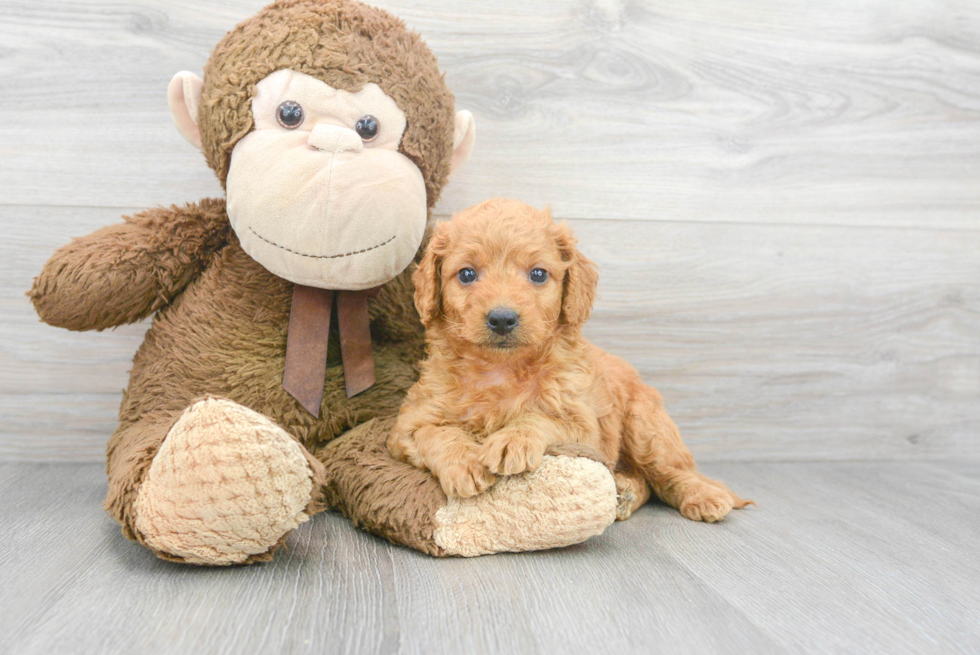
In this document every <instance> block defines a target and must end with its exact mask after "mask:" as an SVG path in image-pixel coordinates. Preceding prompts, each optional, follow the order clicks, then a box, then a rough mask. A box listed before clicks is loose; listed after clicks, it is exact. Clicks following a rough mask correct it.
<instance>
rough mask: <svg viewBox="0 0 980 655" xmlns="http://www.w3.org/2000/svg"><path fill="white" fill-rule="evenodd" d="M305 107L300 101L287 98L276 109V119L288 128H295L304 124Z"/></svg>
mask: <svg viewBox="0 0 980 655" xmlns="http://www.w3.org/2000/svg"><path fill="white" fill-rule="evenodd" d="M304 118H305V116H304V114H303V107H302V105H300V104H299V103H298V102H295V101H293V100H287V101H286V102H284V103H282V104H281V105H279V109H277V110H276V120H277V121H279V124H280V125H282V126H283V127H285V128H286V129H287V130H295V129H296V128H297V127H299V126H300V125H302V124H303V119H304Z"/></svg>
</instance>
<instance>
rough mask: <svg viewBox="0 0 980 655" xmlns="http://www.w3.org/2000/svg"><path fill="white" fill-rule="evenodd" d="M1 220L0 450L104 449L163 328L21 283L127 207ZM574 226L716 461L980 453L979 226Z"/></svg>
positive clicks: (24, 212)
mask: <svg viewBox="0 0 980 655" xmlns="http://www.w3.org/2000/svg"><path fill="white" fill-rule="evenodd" d="M0 217H3V218H4V219H5V220H6V223H7V224H8V225H9V227H8V228H7V233H8V235H9V236H8V242H7V243H6V244H0V311H2V312H3V314H4V316H5V320H4V322H3V324H2V328H0V330H2V335H3V339H0V393H2V394H3V395H2V396H0V407H2V410H3V415H4V417H5V418H6V419H7V420H6V423H5V425H4V426H3V428H2V429H0V433H2V435H3V438H2V439H0V457H3V458H6V459H45V458H54V459H89V460H99V459H101V458H102V456H103V449H104V444H105V441H106V439H107V437H108V435H109V434H110V433H111V431H112V429H113V426H114V422H115V416H116V410H117V406H118V402H119V398H120V391H121V389H123V388H124V387H125V385H126V381H127V375H128V370H129V365H130V361H131V359H132V356H133V354H134V353H135V351H136V348H137V347H138V346H139V343H140V341H141V339H142V335H143V332H144V330H145V329H146V324H145V323H144V324H138V325H132V326H126V327H123V328H119V329H117V330H113V331H106V332H103V333H84V334H80V333H71V332H67V331H64V330H59V329H55V328H51V327H48V326H46V325H43V324H41V323H40V322H39V321H38V319H37V317H36V316H35V314H34V313H33V310H32V308H31V306H30V304H29V302H28V301H27V299H26V298H25V297H24V296H23V291H24V290H26V289H27V288H28V287H29V286H30V280H31V277H32V275H33V274H34V272H35V271H37V270H39V269H40V267H41V265H42V263H43V262H44V260H45V259H46V258H47V256H48V255H49V253H50V252H51V251H52V250H54V248H56V247H57V246H58V245H59V244H60V243H62V242H64V241H66V240H67V235H68V234H82V233H85V232H87V231H89V230H91V229H93V228H94V227H95V226H96V225H99V224H103V223H110V222H112V221H114V220H118V217H117V215H116V211H115V210H113V209H99V210H96V209H85V210H77V209H67V208H57V207H48V208H43V207H33V208H17V207H9V206H8V207H3V208H0ZM35 221H43V222H44V224H45V225H48V226H49V229H47V230H44V231H43V232H42V233H37V231H36V229H35V227H34V225H35V224H36V223H35ZM571 225H572V227H573V229H574V230H575V231H576V234H577V235H578V237H579V239H580V241H581V247H582V249H583V251H584V252H585V253H586V254H588V255H589V256H590V257H592V258H594V259H595V260H596V261H597V262H598V264H599V265H600V267H601V268H602V277H601V279H600V285H599V299H598V301H597V303H596V309H595V312H594V314H593V317H592V319H591V320H590V322H589V323H588V325H587V326H586V332H587V335H588V336H589V337H590V338H591V339H592V340H593V341H595V342H596V343H597V344H599V345H600V346H601V347H603V348H606V349H608V350H610V351H612V352H614V353H616V354H619V355H621V356H623V357H625V358H626V359H628V360H629V361H631V362H633V363H634V364H635V365H636V366H637V368H638V369H639V370H640V372H641V373H642V374H643V376H644V378H645V379H646V380H647V382H648V383H649V384H652V385H654V386H656V387H658V388H659V389H660V391H661V393H662V394H663V395H664V397H665V399H666V403H667V408H668V410H669V411H670V413H671V414H672V416H673V417H674V418H675V420H676V421H677V422H678V424H679V425H680V427H681V430H682V433H683V434H684V435H685V437H686V439H687V441H688V444H689V445H690V446H691V448H692V450H693V451H694V453H695V455H696V456H698V457H699V458H701V459H702V460H705V461H709V460H726V459H739V460H751V459H755V460H759V459H764V460H793V459H855V458H858V459H874V458H883V459H920V458H935V457H940V458H941V457H948V456H950V455H952V454H960V455H978V456H980V440H978V439H977V430H978V426H980V339H978V338H977V335H978V334H980V312H978V308H980V232H970V231H962V232H960V231H942V230H906V229H900V230H899V229H883V228H840V227H820V226H769V225H728V224H704V223H664V222H639V221H617V220H591V221H583V220H573V221H571Z"/></svg>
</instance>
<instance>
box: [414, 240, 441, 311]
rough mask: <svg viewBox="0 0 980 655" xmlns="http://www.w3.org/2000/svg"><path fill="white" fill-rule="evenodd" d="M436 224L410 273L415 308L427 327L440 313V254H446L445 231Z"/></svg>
mask: <svg viewBox="0 0 980 655" xmlns="http://www.w3.org/2000/svg"><path fill="white" fill-rule="evenodd" d="M439 227H440V226H436V229H435V232H433V234H432V238H431V239H429V244H428V245H427V246H426V247H425V255H424V256H423V257H422V261H420V262H419V266H418V268H416V269H415V273H413V274H412V284H414V285H415V309H417V310H418V313H419V318H420V319H422V325H423V326H425V327H429V326H430V325H432V322H433V321H434V320H436V319H437V318H438V317H439V315H440V314H441V313H442V289H441V286H442V285H441V284H440V277H441V276H442V256H443V255H445V254H446V232H445V230H440V229H439Z"/></svg>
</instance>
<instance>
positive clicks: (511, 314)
mask: <svg viewBox="0 0 980 655" xmlns="http://www.w3.org/2000/svg"><path fill="white" fill-rule="evenodd" d="M518 318H519V317H518V315H517V312H515V311H514V310H513V309H510V308H509V307H497V308H496V309H491V310H490V311H489V312H488V313H487V327H489V328H490V329H491V330H493V331H494V332H496V333H497V334H499V335H505V334H510V333H511V332H513V331H514V328H516V327H517V324H518V322H519V320H518Z"/></svg>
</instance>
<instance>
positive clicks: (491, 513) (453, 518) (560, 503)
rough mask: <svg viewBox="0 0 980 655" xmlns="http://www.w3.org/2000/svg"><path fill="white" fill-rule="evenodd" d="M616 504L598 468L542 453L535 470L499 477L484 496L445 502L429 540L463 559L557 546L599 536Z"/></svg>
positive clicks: (605, 473) (608, 476)
mask: <svg viewBox="0 0 980 655" xmlns="http://www.w3.org/2000/svg"><path fill="white" fill-rule="evenodd" d="M616 505H617V499H616V481H615V480H614V479H613V476H612V473H610V472H609V469H608V468H607V467H606V466H605V465H604V464H602V463H600V462H597V461H595V460H593V459H589V458H587V457H568V456H560V457H556V456H552V455H547V456H545V457H544V459H543V460H542V461H541V465H540V466H539V467H538V468H537V469H536V470H535V471H533V472H528V473H523V474H521V475H514V476H508V477H503V478H499V479H498V480H497V482H496V483H495V484H494V485H493V486H492V487H490V489H489V490H487V492H486V493H483V494H480V495H478V496H474V497H472V498H449V502H448V504H446V505H445V506H443V507H441V508H440V509H439V510H438V511H437V512H436V515H435V526H436V527H435V532H434V533H433V540H434V541H435V543H436V545H437V546H438V547H439V548H440V549H442V550H443V551H444V554H447V555H461V556H463V557H473V556H476V555H488V554H490V553H501V552H519V551H526V550H543V549H546V548H560V547H563V546H570V545H571V544H577V543H579V542H582V541H585V540H586V539H588V538H589V537H592V536H595V535H598V534H601V533H602V531H603V530H605V529H606V528H607V527H609V526H610V525H611V524H612V523H613V521H615V520H616Z"/></svg>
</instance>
